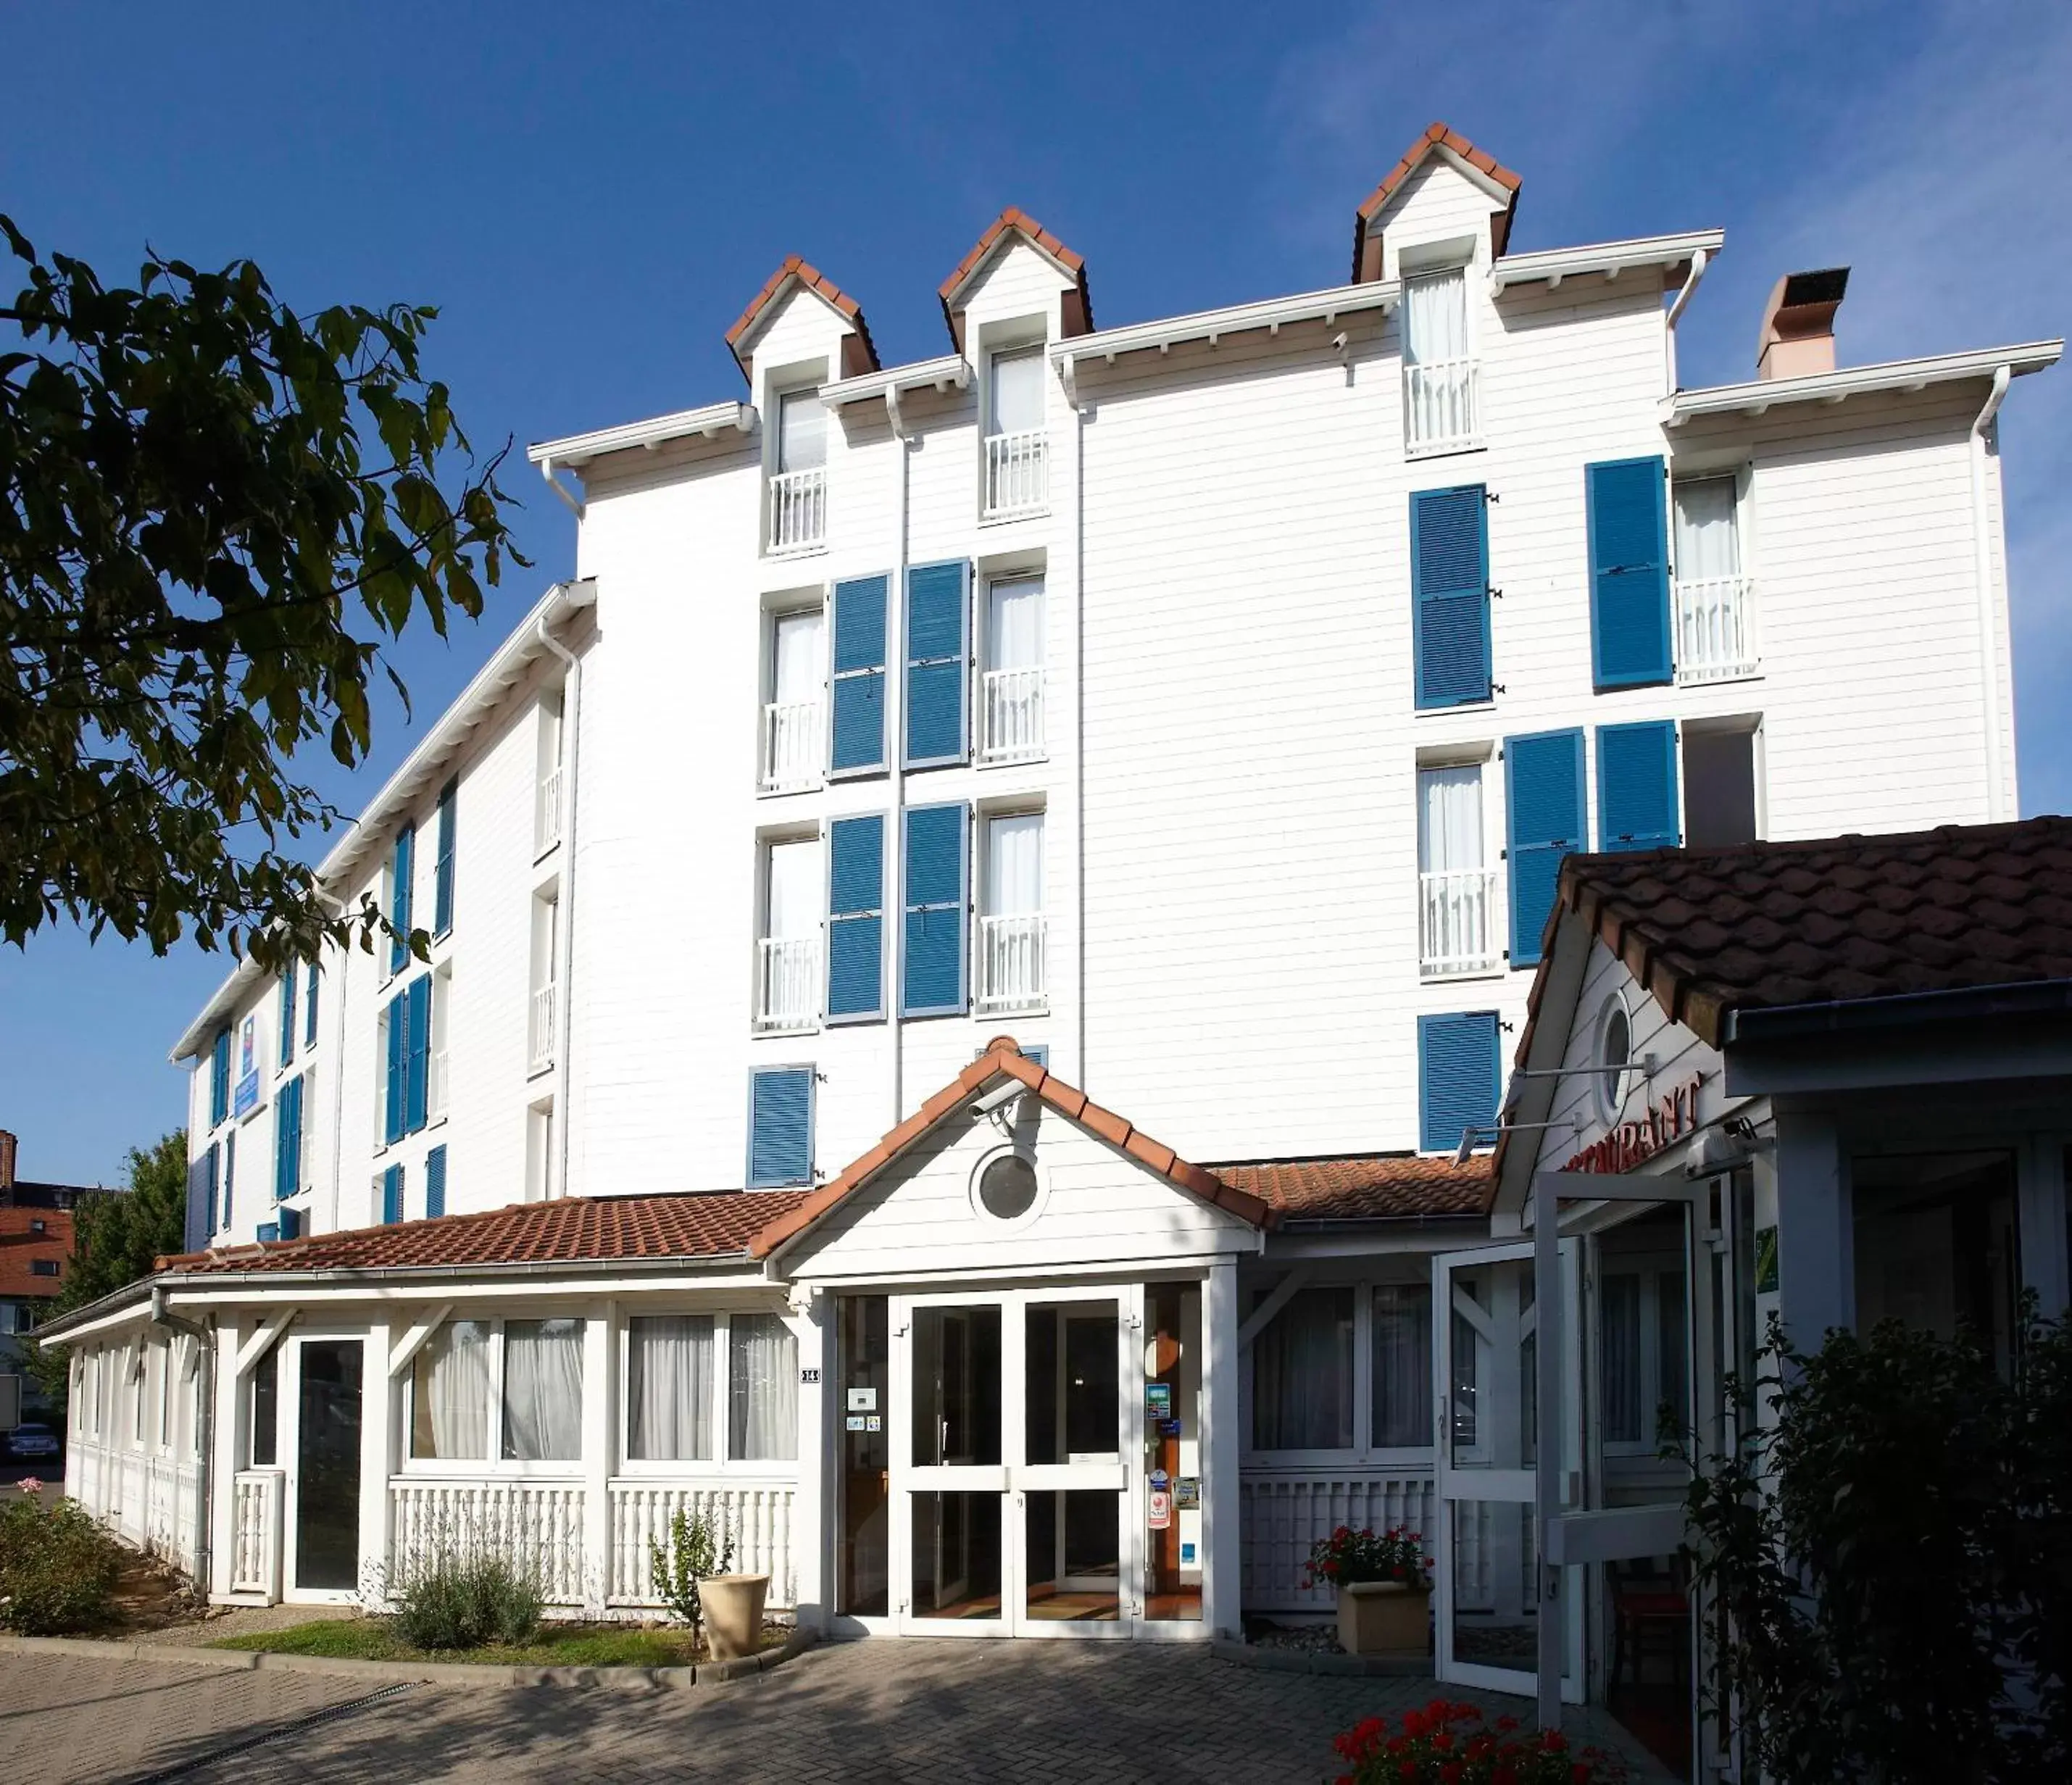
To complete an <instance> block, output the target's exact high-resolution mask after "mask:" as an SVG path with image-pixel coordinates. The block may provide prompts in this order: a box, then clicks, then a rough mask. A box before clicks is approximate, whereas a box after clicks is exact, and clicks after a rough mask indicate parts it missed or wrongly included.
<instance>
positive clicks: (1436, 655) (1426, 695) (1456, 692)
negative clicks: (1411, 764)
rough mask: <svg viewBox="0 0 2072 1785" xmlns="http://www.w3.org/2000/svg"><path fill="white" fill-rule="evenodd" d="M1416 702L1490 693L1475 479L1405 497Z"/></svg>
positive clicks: (1483, 505)
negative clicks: (1408, 504)
mask: <svg viewBox="0 0 2072 1785" xmlns="http://www.w3.org/2000/svg"><path fill="white" fill-rule="evenodd" d="M1410 577H1411V594H1412V611H1413V613H1414V615H1415V629H1416V659H1417V705H1419V706H1420V707H1435V706H1461V705H1466V703H1468V702H1469V701H1486V700H1487V699H1488V698H1489V697H1490V605H1489V604H1490V596H1489V581H1490V578H1489V501H1488V495H1487V492H1486V491H1485V490H1484V488H1483V487H1482V485H1481V484H1479V483H1464V484H1461V485H1459V486H1458V487H1456V488H1453V489H1450V490H1419V491H1415V492H1414V493H1413V494H1412V496H1411V498H1410Z"/></svg>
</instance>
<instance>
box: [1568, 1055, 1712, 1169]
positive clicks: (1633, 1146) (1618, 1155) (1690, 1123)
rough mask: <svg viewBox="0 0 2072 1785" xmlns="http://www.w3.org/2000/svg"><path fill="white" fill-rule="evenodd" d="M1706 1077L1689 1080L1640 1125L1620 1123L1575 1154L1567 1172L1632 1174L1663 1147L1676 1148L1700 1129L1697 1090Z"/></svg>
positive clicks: (1698, 1076) (1631, 1122)
mask: <svg viewBox="0 0 2072 1785" xmlns="http://www.w3.org/2000/svg"><path fill="white" fill-rule="evenodd" d="M1703 1083H1704V1075H1703V1074H1701V1073H1695V1072H1694V1073H1693V1074H1692V1076H1691V1077H1690V1079H1689V1080H1688V1082H1687V1083H1685V1084H1679V1085H1678V1086H1677V1087H1676V1088H1675V1090H1673V1091H1671V1092H1670V1093H1669V1095H1668V1096H1666V1097H1664V1098H1663V1100H1662V1101H1661V1102H1659V1103H1658V1104H1655V1107H1654V1108H1651V1109H1650V1110H1649V1111H1648V1112H1647V1113H1646V1115H1644V1116H1642V1117H1641V1118H1640V1119H1639V1120H1638V1121H1630V1122H1621V1123H1620V1124H1619V1125H1618V1127H1617V1128H1615V1129H1613V1130H1612V1131H1611V1132H1610V1133H1609V1134H1606V1135H1605V1137H1603V1138H1602V1139H1601V1140H1597V1141H1592V1142H1591V1143H1590V1144H1589V1145H1588V1146H1586V1147H1585V1148H1584V1149H1583V1150H1582V1151H1581V1152H1580V1153H1577V1154H1573V1155H1572V1157H1571V1158H1570V1159H1569V1161H1568V1163H1567V1164H1566V1165H1565V1166H1563V1167H1562V1168H1561V1169H1562V1170H1564V1171H1595V1172H1603V1173H1614V1174H1616V1173H1618V1172H1622V1171H1630V1170H1633V1168H1634V1166H1637V1165H1638V1164H1639V1163H1640V1162H1642V1160H1644V1159H1651V1158H1654V1157H1655V1154H1658V1153H1659V1152H1660V1151H1661V1150H1663V1148H1664V1147H1666V1146H1670V1145H1674V1144H1675V1142H1676V1141H1680V1140H1682V1139H1683V1137H1684V1136H1685V1135H1687V1134H1690V1133H1695V1132H1696V1129H1697V1126H1698V1087H1699V1086H1700V1084H1703Z"/></svg>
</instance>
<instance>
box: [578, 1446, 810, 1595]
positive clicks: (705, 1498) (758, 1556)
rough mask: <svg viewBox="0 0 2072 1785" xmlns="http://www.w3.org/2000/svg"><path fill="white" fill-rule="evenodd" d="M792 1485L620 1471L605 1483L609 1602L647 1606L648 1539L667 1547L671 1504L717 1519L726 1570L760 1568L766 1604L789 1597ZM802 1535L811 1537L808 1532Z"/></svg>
mask: <svg viewBox="0 0 2072 1785" xmlns="http://www.w3.org/2000/svg"><path fill="white" fill-rule="evenodd" d="M797 1494H798V1490H797V1487H796V1483H792V1482H788V1481H765V1482H735V1481H705V1482H684V1481H652V1480H644V1479H639V1478H635V1477H627V1478H624V1479H620V1480H617V1481H615V1482H613V1483H612V1484H611V1585H610V1587H609V1589H608V1597H609V1599H610V1602H611V1603H612V1604H613V1605H633V1606H652V1605H658V1604H660V1600H659V1599H657V1598H656V1596H655V1590H654V1578H653V1574H652V1563H651V1561H650V1556H649V1550H648V1545H649V1544H651V1543H659V1544H662V1546H663V1547H664V1549H667V1548H668V1543H669V1526H670V1522H671V1521H672V1520H673V1519H674V1518H675V1516H676V1514H677V1512H678V1511H683V1512H685V1513H688V1514H689V1515H690V1516H693V1517H696V1516H698V1515H699V1514H701V1513H703V1514H705V1516H709V1517H711V1518H713V1519H717V1520H721V1521H722V1522H723V1523H724V1524H725V1525H726V1528H727V1529H728V1531H729V1532H730V1533H731V1534H732V1536H733V1538H734V1573H737V1574H767V1575H768V1576H769V1577H770V1599H769V1602H770V1603H771V1605H772V1606H791V1605H793V1604H795V1603H796V1594H797V1581H796V1577H795V1575H794V1573H793V1572H792V1562H791V1544H792V1531H791V1514H792V1507H793V1505H794V1503H795V1501H796V1498H797ZM806 1540H807V1541H808V1542H810V1541H811V1540H812V1533H810V1532H808V1533H807V1536H806Z"/></svg>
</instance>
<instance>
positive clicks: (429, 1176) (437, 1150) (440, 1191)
mask: <svg viewBox="0 0 2072 1785" xmlns="http://www.w3.org/2000/svg"><path fill="white" fill-rule="evenodd" d="M445 1213H446V1149H445V1148H444V1147H443V1146H435V1147H434V1148H433V1149H432V1150H431V1151H430V1152H429V1153H427V1154H426V1155H425V1219H426V1220H428V1221H432V1220H437V1219H438V1217H439V1216H440V1215H443V1214H445Z"/></svg>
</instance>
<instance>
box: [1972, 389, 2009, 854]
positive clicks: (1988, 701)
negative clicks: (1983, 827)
mask: <svg viewBox="0 0 2072 1785" xmlns="http://www.w3.org/2000/svg"><path fill="white" fill-rule="evenodd" d="M2013 376H2014V368H2012V367H2011V366H2001V367H2000V368H1998V369H1997V370H1996V371H1995V372H1994V373H1993V388H1992V390H1991V391H1989V392H1988V393H1987V396H1986V406H1985V407H1984V409H1980V410H1979V418H1978V420H1977V421H1975V422H1973V423H1972V424H1971V547H1972V551H1973V553H1975V557H1976V559H1977V574H1978V582H1979V673H1980V677H1981V685H1982V690H1983V693H1984V700H1983V701H1982V703H1981V704H1982V705H1983V708H1984V714H1985V721H1986V822H1987V823H1988V824H1989V825H1991V824H1998V823H1999V822H2000V821H2001V820H2002V819H2004V818H2005V817H2006V816H2008V809H2007V800H2006V799H2005V797H2004V789H2003V788H2002V787H2001V775H2000V652H1999V650H1998V648H1997V637H1998V634H1999V631H2000V614H1999V610H1998V607H1997V605H1996V603H1995V602H1994V600H1993V547H1992V535H1991V534H1990V533H1988V530H1987V521H1988V517H1987V512H1986V508H1987V503H1986V434H1987V430H1988V429H1990V428H1991V427H1992V425H1993V417H1995V416H1996V415H1997V414H1998V413H2000V405H2001V403H2002V402H2003V401H2005V400H2006V397H2007V393H2008V380H2011V379H2012V377H2013Z"/></svg>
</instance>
